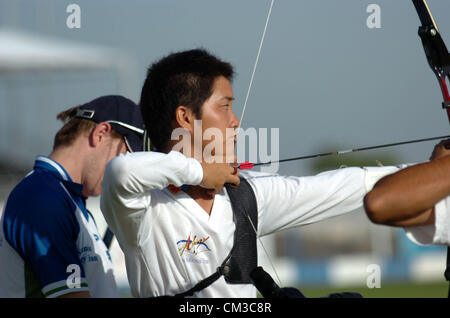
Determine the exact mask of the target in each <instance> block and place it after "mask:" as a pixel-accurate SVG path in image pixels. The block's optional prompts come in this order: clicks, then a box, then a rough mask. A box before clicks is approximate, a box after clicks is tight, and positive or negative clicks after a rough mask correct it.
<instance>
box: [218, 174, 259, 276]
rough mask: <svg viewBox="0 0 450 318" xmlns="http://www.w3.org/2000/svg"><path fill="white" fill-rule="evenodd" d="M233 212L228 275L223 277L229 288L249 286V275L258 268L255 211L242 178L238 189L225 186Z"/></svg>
mask: <svg viewBox="0 0 450 318" xmlns="http://www.w3.org/2000/svg"><path fill="white" fill-rule="evenodd" d="M226 189H227V193H228V196H229V197H230V201H231V207H232V208H233V215H234V222H235V224H236V230H235V232H234V246H233V251H232V253H231V258H230V260H229V261H228V262H227V265H228V266H229V271H227V273H226V274H225V275H224V276H225V281H226V282H227V283H229V284H252V283H253V281H252V279H251V277H250V273H251V272H252V271H253V270H254V269H255V268H256V267H257V266H258V252H257V244H256V243H257V242H256V240H257V238H256V231H257V229H258V207H257V203H256V197H255V193H254V192H253V188H252V187H251V185H250V184H249V183H248V181H247V180H246V179H244V178H241V182H240V184H239V186H238V187H236V188H233V187H231V186H227V187H226Z"/></svg>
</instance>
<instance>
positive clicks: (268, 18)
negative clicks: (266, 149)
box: [237, 0, 283, 286]
mask: <svg viewBox="0 0 450 318" xmlns="http://www.w3.org/2000/svg"><path fill="white" fill-rule="evenodd" d="M274 2H275V0H271V2H270V7H269V11H268V12H267V18H266V23H265V25H264V30H263V33H262V36H261V40H260V42H259V47H258V53H257V54H256V59H255V64H254V65H253V70H252V75H251V77H250V83H249V85H248V90H247V94H246V96H245V100H244V106H243V108H242V114H241V118H240V120H239V126H238V128H237V131H238V132H239V131H240V129H239V128H240V127H241V124H242V120H243V118H244V114H245V109H246V108H247V102H248V98H249V96H250V91H251V89H252V86H253V80H254V78H255V73H256V68H257V67H258V62H259V57H260V55H261V50H262V47H263V44H264V39H265V37H266V31H267V27H268V25H269V21H270V16H271V15H272V8H273V4H274ZM247 218H248V220H249V222H250V225H251V226H252V228H253V231H254V232H255V234H256V238H257V239H258V242H259V244H260V245H261V247H262V248H263V250H264V253H265V254H266V256H267V259H268V260H269V263H270V266H271V267H272V270H273V271H274V273H275V276H276V278H277V280H278V283H279V284H280V286H283V284H282V282H281V279H280V276H279V275H278V272H277V270H276V269H275V266H274V264H273V262H272V258H271V257H270V256H269V253H268V252H267V249H266V247H265V246H264V244H263V242H262V240H261V237H259V235H258V231H257V230H256V227H255V225H254V224H253V222H252V220H251V218H250V216H249V215H247Z"/></svg>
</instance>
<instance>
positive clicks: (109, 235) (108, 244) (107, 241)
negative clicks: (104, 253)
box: [103, 227, 114, 249]
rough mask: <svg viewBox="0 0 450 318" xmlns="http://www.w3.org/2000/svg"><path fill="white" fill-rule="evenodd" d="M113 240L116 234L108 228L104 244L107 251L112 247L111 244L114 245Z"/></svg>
mask: <svg viewBox="0 0 450 318" xmlns="http://www.w3.org/2000/svg"><path fill="white" fill-rule="evenodd" d="M113 238H114V233H113V232H112V231H111V229H110V228H109V227H108V228H107V229H106V232H105V234H104V235H103V242H104V243H105V245H106V248H107V249H109V248H110V247H111V243H112V240H113Z"/></svg>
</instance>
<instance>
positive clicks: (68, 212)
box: [0, 156, 118, 297]
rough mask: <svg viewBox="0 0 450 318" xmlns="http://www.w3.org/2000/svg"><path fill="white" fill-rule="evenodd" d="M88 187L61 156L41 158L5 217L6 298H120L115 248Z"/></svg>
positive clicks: (0, 234)
mask: <svg viewBox="0 0 450 318" xmlns="http://www.w3.org/2000/svg"><path fill="white" fill-rule="evenodd" d="M82 192H83V186H82V185H81V184H79V183H75V182H73V181H72V179H71V178H70V176H69V174H68V173H67V172H66V171H65V169H64V168H63V167H62V166H61V165H59V164H58V163H57V162H56V161H54V160H52V159H50V158H48V157H44V156H39V157H37V158H36V161H35V165H34V169H33V171H32V172H31V173H29V174H28V175H27V176H26V177H25V178H24V179H23V180H22V181H21V182H20V183H19V184H18V185H17V186H16V187H15V188H14V189H13V191H12V192H11V194H10V195H9V197H8V199H7V202H6V205H5V208H4V211H3V215H2V219H1V222H0V224H1V229H0V268H1V269H2V270H1V271H0V297H57V296H61V295H63V294H67V293H70V292H80V291H89V293H90V294H91V296H92V297H118V293H117V287H116V283H115V279H114V274H113V267H112V263H111V257H110V254H109V251H108V249H107V248H106V246H105V244H104V243H103V241H102V240H101V236H100V235H99V233H98V230H97V227H96V224H95V221H94V218H93V217H92V215H91V214H90V212H89V211H88V210H87V209H86V204H85V199H84V198H83V196H82Z"/></svg>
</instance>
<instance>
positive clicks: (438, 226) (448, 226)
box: [405, 196, 450, 245]
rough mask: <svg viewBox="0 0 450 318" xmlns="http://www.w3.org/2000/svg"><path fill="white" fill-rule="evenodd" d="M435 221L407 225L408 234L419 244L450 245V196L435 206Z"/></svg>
mask: <svg viewBox="0 0 450 318" xmlns="http://www.w3.org/2000/svg"><path fill="white" fill-rule="evenodd" d="M434 213H435V222H434V224H430V225H419V226H410V227H405V232H406V236H407V237H408V239H409V240H411V241H412V242H414V243H416V244H418V245H450V196H448V197H447V198H445V199H443V200H441V201H439V202H438V203H437V204H436V205H435V207H434Z"/></svg>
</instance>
